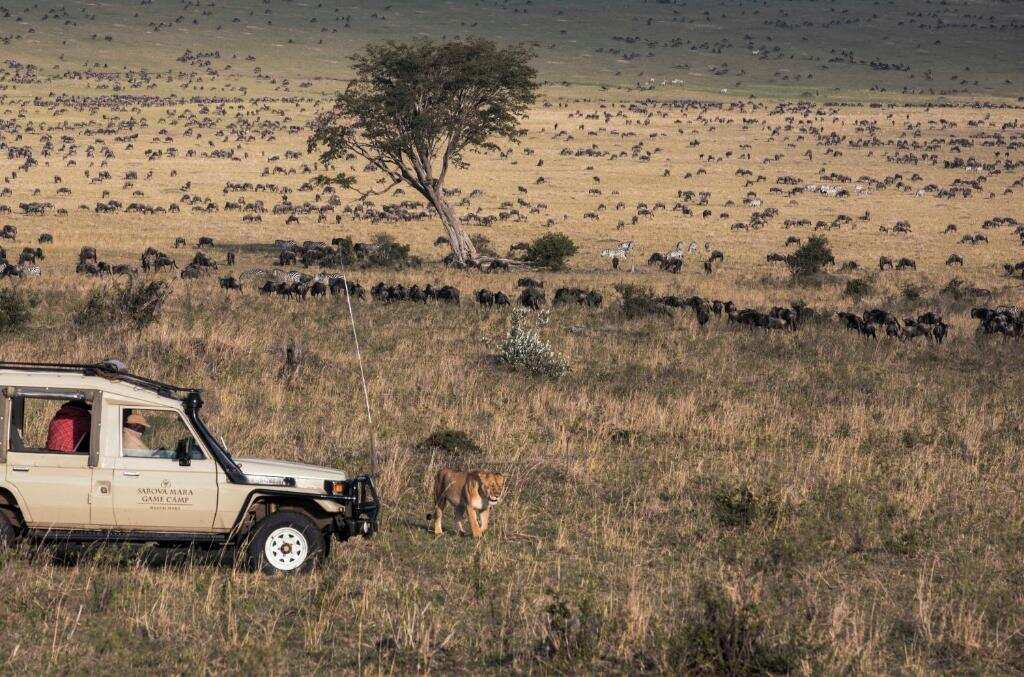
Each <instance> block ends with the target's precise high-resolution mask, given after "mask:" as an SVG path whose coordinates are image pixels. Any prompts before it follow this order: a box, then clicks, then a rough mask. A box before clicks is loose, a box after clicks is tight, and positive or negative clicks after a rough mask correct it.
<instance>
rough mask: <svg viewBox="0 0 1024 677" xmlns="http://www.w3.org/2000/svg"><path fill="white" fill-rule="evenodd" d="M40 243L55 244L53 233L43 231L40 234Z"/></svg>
mask: <svg viewBox="0 0 1024 677" xmlns="http://www.w3.org/2000/svg"><path fill="white" fill-rule="evenodd" d="M39 244H53V235H50V234H49V233H43V234H42V235H40V236H39Z"/></svg>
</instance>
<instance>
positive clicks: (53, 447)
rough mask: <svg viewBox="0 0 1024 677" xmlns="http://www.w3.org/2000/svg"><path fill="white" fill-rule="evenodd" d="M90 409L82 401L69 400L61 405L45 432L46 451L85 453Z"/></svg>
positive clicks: (89, 425)
mask: <svg viewBox="0 0 1024 677" xmlns="http://www.w3.org/2000/svg"><path fill="white" fill-rule="evenodd" d="M91 425H92V409H91V408H90V407H89V403H88V402H85V401H83V400H69V401H68V402H65V403H64V404H63V405H61V407H60V409H58V410H57V413H56V414H54V415H53V419H51V420H50V425H49V427H48V428H47V431H46V449H47V451H56V452H60V453H62V454H74V453H87V452H88V451H89V428H90V427H91Z"/></svg>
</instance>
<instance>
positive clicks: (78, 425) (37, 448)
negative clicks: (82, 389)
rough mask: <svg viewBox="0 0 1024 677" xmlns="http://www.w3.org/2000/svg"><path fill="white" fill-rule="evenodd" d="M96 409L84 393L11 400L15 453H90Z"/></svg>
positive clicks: (12, 438) (13, 449)
mask: <svg viewBox="0 0 1024 677" xmlns="http://www.w3.org/2000/svg"><path fill="white" fill-rule="evenodd" d="M91 429H92V408H91V407H90V405H89V403H88V401H87V400H86V398H85V396H84V395H78V396H70V397H32V396H18V397H14V398H13V399H12V401H11V428H10V435H11V438H10V450H11V451H12V452H30V453H63V454H88V453H89V445H90V431H91Z"/></svg>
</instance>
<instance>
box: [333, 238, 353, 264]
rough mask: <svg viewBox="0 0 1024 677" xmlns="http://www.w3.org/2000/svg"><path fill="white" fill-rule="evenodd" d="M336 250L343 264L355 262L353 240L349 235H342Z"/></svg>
mask: <svg viewBox="0 0 1024 677" xmlns="http://www.w3.org/2000/svg"><path fill="white" fill-rule="evenodd" d="M337 250H338V258H339V259H341V262H342V263H343V264H345V265H346V266H351V265H352V264H353V263H355V260H356V252H355V242H353V241H352V238H351V237H343V238H341V239H340V240H338V245H337Z"/></svg>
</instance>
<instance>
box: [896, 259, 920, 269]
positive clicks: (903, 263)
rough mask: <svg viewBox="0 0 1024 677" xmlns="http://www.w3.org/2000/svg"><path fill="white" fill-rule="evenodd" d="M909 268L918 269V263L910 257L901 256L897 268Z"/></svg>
mask: <svg viewBox="0 0 1024 677" xmlns="http://www.w3.org/2000/svg"><path fill="white" fill-rule="evenodd" d="M907 268H913V269H914V270H917V263H916V262H915V261H914V260H913V259H908V258H906V257H904V258H901V259H900V260H899V261H897V262H896V270H905V269H907Z"/></svg>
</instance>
